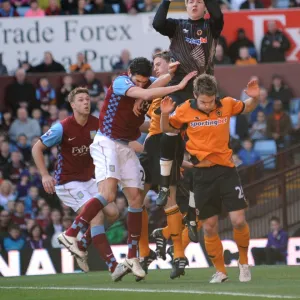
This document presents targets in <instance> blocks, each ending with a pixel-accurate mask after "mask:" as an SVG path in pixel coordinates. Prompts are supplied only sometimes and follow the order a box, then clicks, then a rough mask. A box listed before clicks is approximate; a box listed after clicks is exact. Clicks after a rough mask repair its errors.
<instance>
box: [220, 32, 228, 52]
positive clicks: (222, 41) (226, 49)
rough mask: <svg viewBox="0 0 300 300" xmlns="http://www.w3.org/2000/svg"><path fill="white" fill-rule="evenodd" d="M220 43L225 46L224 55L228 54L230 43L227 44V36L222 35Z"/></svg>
mask: <svg viewBox="0 0 300 300" xmlns="http://www.w3.org/2000/svg"><path fill="white" fill-rule="evenodd" d="M218 45H221V46H222V47H223V52H224V55H226V56H227V55H228V45H227V40H226V38H225V36H223V35H220V36H219V39H218Z"/></svg>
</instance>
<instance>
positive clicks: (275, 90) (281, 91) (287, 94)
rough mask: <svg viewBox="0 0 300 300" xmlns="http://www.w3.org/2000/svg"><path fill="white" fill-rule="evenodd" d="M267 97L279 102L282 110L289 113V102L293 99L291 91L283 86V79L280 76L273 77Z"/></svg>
mask: <svg viewBox="0 0 300 300" xmlns="http://www.w3.org/2000/svg"><path fill="white" fill-rule="evenodd" d="M269 96H270V97H271V98H272V99H279V100H281V102H282V105H283V109H284V110H285V111H289V108H290V101H291V99H292V97H293V93H292V91H291V89H290V88H289V87H288V86H287V85H286V84H284V82H283V79H282V77H281V76H280V75H273V79H272V85H271V88H270V91H269Z"/></svg>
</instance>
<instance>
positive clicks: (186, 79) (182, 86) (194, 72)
mask: <svg viewBox="0 0 300 300" xmlns="http://www.w3.org/2000/svg"><path fill="white" fill-rule="evenodd" d="M196 75H197V71H193V72H191V73H189V74H187V75H186V76H185V77H184V78H183V79H182V80H181V82H180V83H179V84H178V85H179V88H180V89H181V90H182V89H184V88H185V87H186V85H187V84H188V82H189V81H190V80H191V79H192V78H193V77H195V76H196Z"/></svg>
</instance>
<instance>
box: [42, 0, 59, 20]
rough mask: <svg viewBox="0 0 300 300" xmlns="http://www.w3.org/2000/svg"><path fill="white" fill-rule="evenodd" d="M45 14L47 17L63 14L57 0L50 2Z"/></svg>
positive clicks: (50, 0)
mask: <svg viewBox="0 0 300 300" xmlns="http://www.w3.org/2000/svg"><path fill="white" fill-rule="evenodd" d="M45 14H46V16H59V15H60V14H61V10H60V8H59V6H58V3H57V0H49V6H48V7H47V8H46V10H45Z"/></svg>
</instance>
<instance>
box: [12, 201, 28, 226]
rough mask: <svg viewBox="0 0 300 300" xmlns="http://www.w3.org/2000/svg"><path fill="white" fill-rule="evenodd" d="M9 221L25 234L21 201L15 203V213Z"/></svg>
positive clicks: (23, 207)
mask: <svg viewBox="0 0 300 300" xmlns="http://www.w3.org/2000/svg"><path fill="white" fill-rule="evenodd" d="M11 220H12V222H13V223H14V224H17V225H19V226H20V229H21V230H22V231H24V232H26V230H27V226H26V215H25V206H24V203H23V202H22V201H16V202H15V211H14V213H13V215H12V216H11Z"/></svg>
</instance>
